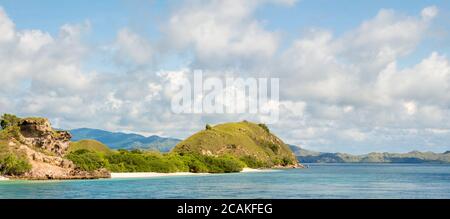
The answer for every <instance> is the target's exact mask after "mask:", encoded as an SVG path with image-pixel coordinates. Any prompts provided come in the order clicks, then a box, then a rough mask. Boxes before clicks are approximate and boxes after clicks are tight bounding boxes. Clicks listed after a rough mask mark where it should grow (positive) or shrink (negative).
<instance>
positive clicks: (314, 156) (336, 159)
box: [289, 145, 450, 163]
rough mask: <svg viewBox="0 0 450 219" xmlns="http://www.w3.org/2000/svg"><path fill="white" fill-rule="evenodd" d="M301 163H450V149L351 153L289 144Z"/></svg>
mask: <svg viewBox="0 0 450 219" xmlns="http://www.w3.org/2000/svg"><path fill="white" fill-rule="evenodd" d="M289 146H290V148H291V150H292V151H293V152H294V153H295V155H296V156H297V158H298V160H299V161H300V162H301V163H450V151H447V152H444V153H433V152H419V151H412V152H409V153H386V152H385V153H375V152H373V153H369V154H364V155H351V154H346V153H324V152H315V151H310V150H306V149H303V148H300V147H298V146H295V145H289Z"/></svg>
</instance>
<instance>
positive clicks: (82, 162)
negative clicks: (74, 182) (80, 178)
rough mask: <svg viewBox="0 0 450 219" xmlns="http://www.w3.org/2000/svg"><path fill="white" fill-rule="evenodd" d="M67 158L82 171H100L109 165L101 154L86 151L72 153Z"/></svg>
mask: <svg viewBox="0 0 450 219" xmlns="http://www.w3.org/2000/svg"><path fill="white" fill-rule="evenodd" d="M66 158H67V159H69V160H71V161H72V162H73V163H74V164H75V165H76V166H77V167H78V168H80V169H81V170H86V171H93V170H98V169H101V168H104V167H105V166H106V164H107V163H106V162H105V159H104V158H103V156H102V155H101V154H100V153H98V152H93V151H89V150H86V149H80V150H77V151H74V152H71V153H69V154H68V155H67V156H66Z"/></svg>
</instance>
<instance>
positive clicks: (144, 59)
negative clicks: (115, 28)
mask: <svg viewBox="0 0 450 219" xmlns="http://www.w3.org/2000/svg"><path fill="white" fill-rule="evenodd" d="M114 46H115V47H116V48H115V49H116V50H117V56H118V57H117V59H116V60H118V61H119V62H120V63H123V62H132V64H137V65H148V64H151V61H152V50H153V49H152V47H151V45H150V43H149V42H148V40H146V39H145V38H143V37H142V36H140V35H139V34H137V33H134V32H132V31H131V30H129V29H126V28H125V29H121V30H120V31H119V32H118V34H117V40H116V43H115V45H114Z"/></svg>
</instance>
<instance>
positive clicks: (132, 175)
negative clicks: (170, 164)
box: [111, 168, 273, 179]
mask: <svg viewBox="0 0 450 219" xmlns="http://www.w3.org/2000/svg"><path fill="white" fill-rule="evenodd" d="M266 171H273V170H271V169H252V168H244V169H243V170H242V171H241V173H252V172H266ZM209 174H210V173H190V172H177V173H154V172H141V173H111V178H112V179H121V178H152V177H164V176H201V175H209Z"/></svg>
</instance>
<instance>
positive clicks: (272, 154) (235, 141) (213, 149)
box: [172, 121, 298, 167]
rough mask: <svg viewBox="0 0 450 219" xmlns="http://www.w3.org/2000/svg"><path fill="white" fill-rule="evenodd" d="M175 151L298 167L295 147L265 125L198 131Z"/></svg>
mask: <svg viewBox="0 0 450 219" xmlns="http://www.w3.org/2000/svg"><path fill="white" fill-rule="evenodd" d="M172 152H175V153H179V154H185V153H193V154H201V155H208V156H222V155H230V156H233V157H236V158H238V159H240V160H242V161H243V162H245V163H246V164H247V166H249V167H288V166H292V167H293V166H298V161H297V159H296V157H295V155H294V153H293V152H292V151H291V149H290V148H289V147H288V146H287V145H286V144H285V143H283V141H281V140H280V139H279V138H278V137H276V136H275V135H274V134H272V133H270V130H269V129H268V128H267V126H266V125H264V124H255V123H251V122H247V121H243V122H237V123H226V124H220V125H216V126H214V127H211V126H209V125H207V126H206V129H205V130H202V131H200V132H197V133H196V134H194V135H192V136H191V137H189V138H187V139H186V140H184V141H182V142H180V143H178V144H177V145H176V146H175V148H174V149H173V151H172Z"/></svg>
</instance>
